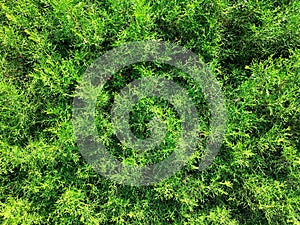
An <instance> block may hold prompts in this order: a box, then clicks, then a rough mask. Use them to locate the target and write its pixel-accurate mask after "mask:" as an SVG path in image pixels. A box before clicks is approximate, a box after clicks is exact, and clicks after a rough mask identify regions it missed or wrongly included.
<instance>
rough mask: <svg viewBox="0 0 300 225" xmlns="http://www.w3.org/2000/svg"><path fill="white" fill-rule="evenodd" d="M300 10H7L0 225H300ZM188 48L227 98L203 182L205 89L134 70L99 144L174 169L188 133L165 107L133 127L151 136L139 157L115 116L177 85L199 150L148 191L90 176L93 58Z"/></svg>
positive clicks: (218, 5) (0, 75) (123, 80)
mask: <svg viewBox="0 0 300 225" xmlns="http://www.w3.org/2000/svg"><path fill="white" fill-rule="evenodd" d="M299 12H300V2H299V1H296V0H295V1H292V0H291V1H288V0H278V1H277V0H274V1H254V0H248V1H226V0H181V1H177V0H176V1H169V0H157V1H152V0H150V1H146V0H102V1H98V0H87V1H80V0H62V1H58V0H24V1H8V0H0V221H1V223H2V224H300V152H299V150H300V75H299V74H300V73H299V72H300V69H299V68H300V63H299V62H300V50H299V46H300V29H299V24H300V23H299V22H300V17H299ZM141 40H163V41H169V42H172V43H176V44H178V45H181V46H184V47H186V48H188V49H190V50H191V51H193V52H194V53H196V54H198V55H199V57H200V58H201V59H202V60H203V61H204V62H205V63H206V64H207V65H208V66H209V67H210V69H211V71H213V73H214V76H216V78H217V80H218V82H219V84H220V85H221V87H222V90H223V92H224V95H225V97H226V107H227V117H228V121H227V129H226V136H225V139H224V141H223V144H222V148H221V150H220V152H219V154H218V156H217V157H216V159H215V160H214V162H213V163H212V165H211V166H210V167H209V168H208V169H206V170H204V171H199V170H198V165H199V164H198V163H199V161H200V160H201V152H202V151H203V148H205V143H204V141H201V140H205V138H206V137H207V136H208V133H209V111H208V109H207V105H206V100H205V98H204V97H203V94H202V92H201V89H199V87H197V86H195V85H194V84H193V82H192V81H191V80H190V79H189V77H188V76H186V77H184V76H183V78H182V77H180V76H179V73H180V71H178V70H176V69H174V68H170V67H168V66H166V65H157V64H153V63H138V64H135V65H132V66H130V67H128V68H124V69H123V70H122V71H119V72H118V73H116V74H115V75H114V76H113V77H112V79H110V80H109V81H108V82H107V84H106V85H105V88H104V89H103V91H102V92H101V93H99V96H98V101H97V105H96V110H97V124H96V125H97V128H98V131H99V137H101V140H102V141H103V142H104V143H105V145H106V146H107V148H108V149H109V151H110V153H111V154H113V155H114V156H115V157H117V158H118V159H120V160H123V161H126V162H128V163H131V164H148V163H154V162H157V161H160V160H162V159H164V158H166V157H167V156H168V155H169V154H170V153H171V152H172V150H173V148H174V146H175V145H176V142H177V138H178V134H179V132H180V128H181V127H180V121H179V119H178V115H177V114H176V112H175V111H174V109H173V108H172V105H170V104H169V103H168V102H166V101H164V100H162V99H155V98H147V99H143V100H142V101H140V102H139V103H138V104H137V105H136V106H135V107H134V110H133V111H132V113H131V117H130V122H131V125H132V131H133V133H134V134H135V135H136V136H138V137H140V138H146V137H148V136H149V135H150V133H151V132H150V130H149V121H150V120H151V118H153V117H154V116H155V115H157V114H158V115H160V116H161V117H162V118H164V119H165V121H166V124H167V131H168V132H167V135H166V137H165V140H164V142H163V143H162V145H161V146H160V147H159V148H156V149H154V150H153V151H151V152H147V154H144V155H136V154H135V152H134V150H132V149H131V150H130V149H126V148H124V146H122V145H121V144H120V142H119V141H118V140H117V139H116V138H115V136H114V134H113V132H112V129H111V123H110V107H111V105H112V101H113V98H114V96H115V94H116V93H117V92H118V91H119V90H121V89H122V88H123V87H125V86H126V85H127V84H128V83H130V82H131V81H133V80H135V79H137V78H140V77H147V76H154V75H159V76H164V77H169V78H170V79H172V80H174V81H175V82H176V83H178V84H179V85H181V86H182V87H184V88H185V89H186V90H188V92H189V95H190V97H191V98H192V99H193V101H194V102H195V104H196V106H197V110H198V112H199V120H200V121H201V123H200V124H201V139H200V140H199V143H198V149H197V151H196V153H195V155H194V156H193V158H192V159H191V160H190V161H189V162H188V164H187V165H186V166H185V167H184V168H183V169H182V170H181V171H180V172H178V173H176V175H175V176H172V177H170V178H168V179H166V180H164V181H162V182H161V183H158V184H155V185H153V186H146V187H134V186H126V185H120V184H118V183H115V182H113V181H110V180H109V179H106V178H104V177H102V176H100V175H98V174H97V173H96V172H95V171H94V170H93V169H92V168H91V166H90V165H89V164H88V163H86V162H85V160H84V159H83V157H82V156H81V154H80V152H79V150H78V147H77V146H76V143H75V137H74V133H73V126H72V102H73V97H74V90H75V88H76V85H77V84H78V82H79V81H80V78H81V77H82V75H83V74H84V72H85V69H86V68H87V67H88V66H89V65H90V64H91V63H92V62H93V61H94V60H96V59H97V58H98V57H99V56H101V55H102V54H104V53H105V52H107V51H108V50H110V49H113V48H114V47H116V46H120V45H121V44H123V43H126V42H129V41H141Z"/></svg>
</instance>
